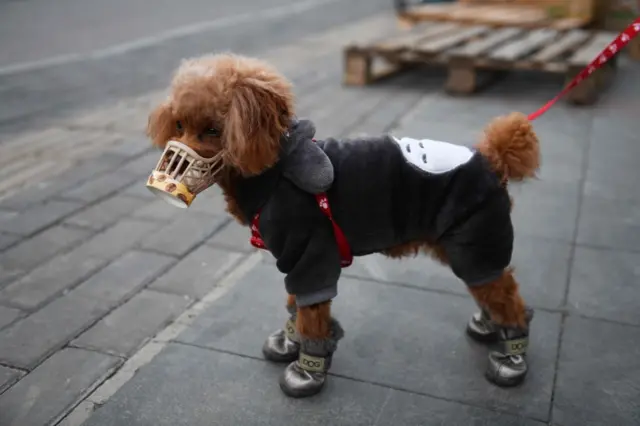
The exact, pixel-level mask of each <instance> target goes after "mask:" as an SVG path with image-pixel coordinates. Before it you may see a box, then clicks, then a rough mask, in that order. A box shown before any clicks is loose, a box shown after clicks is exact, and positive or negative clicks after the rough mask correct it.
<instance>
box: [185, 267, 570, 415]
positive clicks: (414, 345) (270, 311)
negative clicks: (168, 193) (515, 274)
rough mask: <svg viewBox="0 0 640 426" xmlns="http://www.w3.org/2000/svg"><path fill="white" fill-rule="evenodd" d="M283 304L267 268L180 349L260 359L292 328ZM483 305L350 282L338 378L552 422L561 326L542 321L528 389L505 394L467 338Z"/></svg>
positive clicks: (342, 302) (552, 319) (343, 292)
mask: <svg viewBox="0 0 640 426" xmlns="http://www.w3.org/2000/svg"><path fill="white" fill-rule="evenodd" d="M284 304H285V291H284V284H283V281H282V276H281V275H280V274H279V273H278V272H277V270H276V269H275V268H274V267H273V266H266V265H260V266H259V267H256V268H255V269H253V270H252V271H251V272H250V273H249V274H247V275H246V276H245V277H244V278H243V280H242V281H241V282H240V283H238V284H237V285H236V286H235V287H234V288H233V289H232V290H230V292H229V293H228V294H227V295H225V296H224V297H223V298H221V299H220V300H219V301H218V302H217V303H215V304H214V305H213V306H212V307H211V308H210V309H209V310H208V311H207V312H206V313H205V314H203V315H202V316H200V317H199V318H198V319H197V320H196V321H195V323H194V324H193V326H192V327H191V328H190V329H188V330H186V331H185V332H184V333H183V334H182V335H181V336H180V337H179V340H180V341H184V342H187V343H193V344H197V345H199V346H204V347H210V348H214V349H220V350H225V351H230V352H233V353H240V354H245V355H249V356H256V357H259V356H261V355H260V349H261V346H262V343H263V341H264V338H265V337H266V336H267V334H269V333H270V332H272V331H273V330H274V329H275V328H277V327H281V326H282V324H283V321H284V320H285V319H286V312H285V310H284ZM474 305H475V304H474V303H473V302H472V301H471V300H470V299H469V298H463V297H459V296H453V295H443V294H437V293H433V292H427V291H422V290H414V289H399V288H397V287H392V286H388V285H382V284H377V283H372V282H366V281H358V280H353V279H343V280H342V281H341V283H340V295H339V297H337V298H336V299H335V301H334V313H335V315H336V316H337V318H338V319H340V320H341V322H342V323H343V325H344V327H345V331H346V337H345V339H344V340H343V341H342V342H341V343H340V348H339V349H338V351H337V352H336V355H335V357H334V367H333V372H334V373H336V374H339V375H341V376H344V377H351V378H355V379H358V380H365V381H371V382H374V383H379V384H384V385H388V386H393V387H396V388H401V389H406V390H409V391H415V392H419V393H424V394H427V395H432V396H436V397H441V398H447V399H452V400H457V401H462V402H467V403H470V404H472V405H476V406H482V407H487V408H490V409H497V410H501V411H505V412H510V413H514V414H517V415H525V416H529V417H532V418H535V419H539V420H543V421H544V420H546V419H547V417H548V413H549V408H550V402H551V389H552V386H553V377H554V360H555V356H556V353H557V341H558V334H559V328H560V316H559V315H556V314H548V313H545V312H542V311H538V312H537V313H536V318H535V320H534V323H533V325H532V328H533V331H532V342H531V352H530V364H531V368H532V371H531V375H530V376H529V378H528V380H527V381H526V382H525V383H524V384H523V386H521V387H518V388H515V389H500V388H498V387H496V386H493V385H491V384H489V383H488V382H487V381H486V380H485V378H484V371H485V368H486V362H487V360H486V355H487V349H486V348H484V347H482V346H481V345H479V344H476V343H474V342H472V341H470V340H469V338H468V337H467V336H466V335H465V333H464V327H465V325H466V322H467V320H468V318H469V316H470V314H471V313H472V312H474V311H475V306H474ZM247 312H251V315H247Z"/></svg>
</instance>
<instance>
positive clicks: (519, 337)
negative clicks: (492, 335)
mask: <svg viewBox="0 0 640 426" xmlns="http://www.w3.org/2000/svg"><path fill="white" fill-rule="evenodd" d="M532 318H533V310H531V309H529V310H528V311H527V322H531V319H532ZM497 337H498V341H499V347H500V349H499V350H497V351H491V352H490V353H489V367H488V368H487V372H486V377H487V379H488V380H489V381H490V382H492V383H494V384H496V385H498V386H501V387H509V386H517V385H519V384H520V383H522V382H523V381H524V379H525V377H526V375H527V372H528V370H529V367H528V365H527V357H526V355H527V348H528V346H529V330H528V329H527V330H523V329H517V328H506V327H500V328H498V331H497Z"/></svg>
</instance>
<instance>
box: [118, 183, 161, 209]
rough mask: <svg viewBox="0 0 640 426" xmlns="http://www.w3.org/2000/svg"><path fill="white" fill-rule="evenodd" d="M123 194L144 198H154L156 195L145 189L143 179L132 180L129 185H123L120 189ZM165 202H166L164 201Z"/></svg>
mask: <svg viewBox="0 0 640 426" xmlns="http://www.w3.org/2000/svg"><path fill="white" fill-rule="evenodd" d="M122 194H123V195H127V196H129V197H138V198H144V199H147V200H155V199H156V196H155V195H153V193H152V192H151V191H149V190H148V189H147V187H146V186H145V181H144V180H143V179H141V180H140V181H139V182H134V183H132V184H131V185H129V186H127V187H125V188H124V189H123V190H122ZM165 204H166V202H165Z"/></svg>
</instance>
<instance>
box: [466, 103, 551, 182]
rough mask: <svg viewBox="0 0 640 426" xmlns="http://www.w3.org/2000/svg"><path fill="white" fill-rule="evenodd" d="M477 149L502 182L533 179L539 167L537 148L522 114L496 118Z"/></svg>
mask: <svg viewBox="0 0 640 426" xmlns="http://www.w3.org/2000/svg"><path fill="white" fill-rule="evenodd" d="M476 148H477V149H478V151H480V152H481V153H482V154H483V155H484V156H485V157H487V159H488V160H489V161H490V162H491V164H492V166H493V168H494V170H495V171H496V172H497V173H498V174H499V175H500V177H501V178H502V180H503V181H505V182H506V181H507V180H509V181H515V182H518V181H523V180H525V179H529V178H534V177H535V176H536V172H537V171H538V168H539V167H540V144H539V142H538V137H537V136H536V134H535V132H534V131H533V126H532V125H531V122H530V121H529V120H528V119H527V117H526V116H525V115H524V114H521V113H517V112H514V113H511V114H509V115H506V116H502V117H498V118H495V119H494V120H493V121H491V123H489V125H488V126H487V127H486V128H485V130H484V140H483V141H482V142H480V143H479V144H478V145H477V146H476Z"/></svg>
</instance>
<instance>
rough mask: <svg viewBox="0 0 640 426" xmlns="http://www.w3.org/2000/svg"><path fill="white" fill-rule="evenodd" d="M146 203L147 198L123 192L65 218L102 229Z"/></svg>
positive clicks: (72, 222) (85, 225)
mask: <svg viewBox="0 0 640 426" xmlns="http://www.w3.org/2000/svg"><path fill="white" fill-rule="evenodd" d="M144 204H145V200H141V199H140V198H135V197H129V196H126V195H123V194H122V193H121V192H120V193H117V194H116V195H113V196H112V197H110V198H107V199H105V200H103V201H101V202H99V203H97V204H95V205H93V206H91V207H89V208H87V209H85V210H83V211H81V212H79V213H76V214H74V215H73V216H71V217H69V218H68V219H67V220H65V223H70V224H73V225H76V226H81V227H84V228H91V229H95V230H102V229H104V228H106V227H108V226H111V225H113V224H114V223H116V222H117V221H118V220H120V219H121V218H123V217H124V216H127V215H128V214H129V213H131V212H133V211H134V210H135V209H136V208H138V207H140V206H142V205H144Z"/></svg>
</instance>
